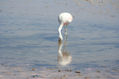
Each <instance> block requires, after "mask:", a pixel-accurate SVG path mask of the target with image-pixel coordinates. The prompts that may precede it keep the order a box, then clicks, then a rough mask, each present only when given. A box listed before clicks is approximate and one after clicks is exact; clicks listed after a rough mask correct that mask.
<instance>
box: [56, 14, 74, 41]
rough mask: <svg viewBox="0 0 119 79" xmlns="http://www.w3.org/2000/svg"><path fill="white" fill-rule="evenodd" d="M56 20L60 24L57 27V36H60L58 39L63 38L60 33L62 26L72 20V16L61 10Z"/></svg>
mask: <svg viewBox="0 0 119 79" xmlns="http://www.w3.org/2000/svg"><path fill="white" fill-rule="evenodd" d="M58 20H59V22H60V26H59V28H58V32H59V38H60V40H63V37H62V33H61V30H62V27H63V26H67V25H68V24H69V23H71V22H72V20H73V17H72V15H71V14H70V13H67V12H63V13H61V14H60V15H59V17H58ZM65 31H66V29H65Z"/></svg>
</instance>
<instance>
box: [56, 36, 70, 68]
mask: <svg viewBox="0 0 119 79" xmlns="http://www.w3.org/2000/svg"><path fill="white" fill-rule="evenodd" d="M64 37H65V38H64V41H62V40H60V39H59V40H58V64H59V65H60V66H67V65H68V64H70V63H71V61H72V56H71V55H70V53H69V52H68V51H67V50H66V44H67V34H65V35H64Z"/></svg>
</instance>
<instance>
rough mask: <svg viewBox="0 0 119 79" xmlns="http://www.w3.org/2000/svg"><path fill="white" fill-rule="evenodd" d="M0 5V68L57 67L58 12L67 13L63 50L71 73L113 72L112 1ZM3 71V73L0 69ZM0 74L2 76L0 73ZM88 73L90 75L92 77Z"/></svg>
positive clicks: (115, 17)
mask: <svg viewBox="0 0 119 79" xmlns="http://www.w3.org/2000/svg"><path fill="white" fill-rule="evenodd" d="M76 1H78V0H65V1H62V0H61V1H56V0H53V1H43V0H35V1H34V0H25V1H24V0H19V1H15V0H5V1H0V65H1V68H2V67H4V66H5V67H6V66H7V67H8V69H9V67H21V68H23V69H26V71H27V70H29V69H32V68H37V69H40V68H41V67H46V68H57V54H58V52H57V51H58V32H57V29H58V26H59V23H58V21H57V17H58V15H59V13H61V12H64V11H67V12H70V13H72V15H73V16H74V20H73V22H72V23H71V24H69V26H68V40H67V43H68V44H67V51H68V52H70V54H71V56H72V62H71V63H70V64H69V65H70V66H71V68H72V70H74V71H75V70H81V71H82V72H86V70H85V68H86V69H92V68H93V69H99V70H102V71H104V72H105V71H106V70H107V71H108V72H109V73H110V74H118V73H119V22H118V21H119V5H118V0H114V1H112V0H104V2H103V3H101V2H99V3H96V2H93V3H90V2H87V1H81V0H79V1H78V2H80V5H79V3H78V2H76ZM3 69H4V68H3ZM0 73H2V71H1V72H0ZM92 74H93V73H92Z"/></svg>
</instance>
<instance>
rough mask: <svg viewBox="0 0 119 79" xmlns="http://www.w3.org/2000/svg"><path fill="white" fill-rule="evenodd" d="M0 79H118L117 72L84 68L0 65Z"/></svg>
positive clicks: (118, 72) (118, 73)
mask: <svg viewBox="0 0 119 79" xmlns="http://www.w3.org/2000/svg"><path fill="white" fill-rule="evenodd" d="M0 79H119V71H117V70H113V71H112V72H110V71H108V70H105V71H104V70H101V69H95V68H86V69H84V70H81V71H80V70H73V71H71V70H60V71H59V70H58V69H56V68H45V67H43V68H41V69H40V70H39V69H37V68H31V69H28V68H25V67H9V66H5V65H0Z"/></svg>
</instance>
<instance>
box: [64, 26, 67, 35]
mask: <svg viewBox="0 0 119 79" xmlns="http://www.w3.org/2000/svg"><path fill="white" fill-rule="evenodd" d="M64 34H65V36H67V34H68V33H67V26H65V28H64Z"/></svg>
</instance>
